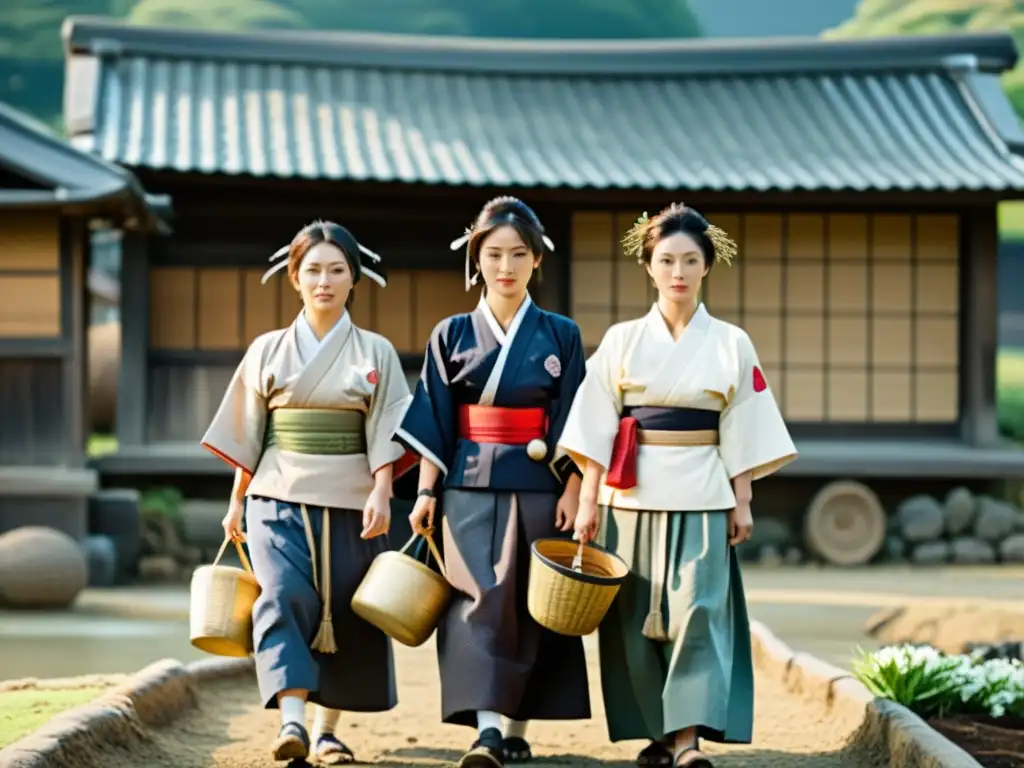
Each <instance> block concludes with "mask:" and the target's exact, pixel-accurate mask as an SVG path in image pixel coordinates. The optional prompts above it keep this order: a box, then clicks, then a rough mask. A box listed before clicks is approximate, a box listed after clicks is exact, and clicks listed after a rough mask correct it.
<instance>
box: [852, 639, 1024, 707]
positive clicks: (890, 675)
mask: <svg viewBox="0 0 1024 768" xmlns="http://www.w3.org/2000/svg"><path fill="white" fill-rule="evenodd" d="M853 673H854V675H855V676H856V678H857V679H858V680H860V681H861V682H862V683H863V684H864V686H865V687H866V688H867V689H868V690H869V691H870V692H871V694H872V695H873V696H876V697H878V698H880V699H887V700H889V701H894V702H896V703H897V704H902V705H903V706H905V707H907V708H908V709H910V710H911V711H912V712H915V713H916V714H918V715H920V716H921V717H926V718H927V717H946V716H949V715H956V714H965V715H989V716H991V717H1002V716H1003V715H1015V716H1022V715H1024V665H1022V664H1021V663H1020V662H1019V661H1016V660H1009V659H990V660H988V661H983V660H981V659H977V658H973V657H971V656H966V655H956V656H947V655H945V654H943V653H941V652H940V651H938V650H936V649H935V648H931V647H928V646H912V645H901V646H888V647H885V648H882V649H880V650H877V651H873V652H871V653H865V652H864V651H862V650H861V649H859V648H858V649H857V656H856V658H855V659H854V662H853Z"/></svg>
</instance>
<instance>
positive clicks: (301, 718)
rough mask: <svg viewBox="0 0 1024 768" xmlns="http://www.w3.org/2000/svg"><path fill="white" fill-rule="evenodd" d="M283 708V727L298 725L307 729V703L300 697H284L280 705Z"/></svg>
mask: <svg viewBox="0 0 1024 768" xmlns="http://www.w3.org/2000/svg"><path fill="white" fill-rule="evenodd" d="M278 706H279V707H280V708H281V725H287V724H288V723H298V724H299V725H301V726H302V727H303V728H305V727H306V702H305V700H304V699H300V698H299V697H298V696H282V697H281V701H280V703H279V704H278Z"/></svg>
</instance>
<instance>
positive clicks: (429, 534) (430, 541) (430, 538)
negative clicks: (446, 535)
mask: <svg viewBox="0 0 1024 768" xmlns="http://www.w3.org/2000/svg"><path fill="white" fill-rule="evenodd" d="M420 536H422V537H423V538H424V539H426V541H427V548H428V549H429V550H430V554H431V555H433V556H434V560H435V561H436V562H437V567H438V570H440V571H441V575H442V576H444V577H445V579H447V578H448V571H447V570H446V569H445V567H444V560H442V559H441V553H440V552H438V551H437V545H436V544H435V543H434V529H433V528H424V529H423V533H420V532H419V531H413V534H412V537H411V538H410V539H409V540H408V541H407V542H405V546H403V547H402V548H401V549H400V550H399V552H401V553H402V554H403V555H404V554H405V551H406V550H407V549H409V547H411V546H412V543H413V542H414V541H416V539H418V538H419V537H420ZM427 562H428V563H429V562H430V561H429V560H428V561H427Z"/></svg>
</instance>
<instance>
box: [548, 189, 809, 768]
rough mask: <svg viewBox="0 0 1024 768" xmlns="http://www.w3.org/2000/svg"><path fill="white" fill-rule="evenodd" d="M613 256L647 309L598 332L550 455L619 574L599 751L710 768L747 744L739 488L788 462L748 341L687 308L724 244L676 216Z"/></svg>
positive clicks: (787, 443)
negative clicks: (647, 291) (627, 574)
mask: <svg viewBox="0 0 1024 768" xmlns="http://www.w3.org/2000/svg"><path fill="white" fill-rule="evenodd" d="M623 244H624V246H625V251H626V252H627V253H628V254H629V255H631V256H634V257H636V259H637V261H638V262H639V263H640V265H641V266H642V267H644V268H645V269H646V270H647V272H648V274H649V275H650V277H651V278H652V279H653V281H654V284H655V286H656V287H657V289H658V301H657V303H656V304H655V305H654V306H652V307H651V310H650V312H649V313H648V314H647V316H646V317H642V318H639V319H636V320H630V321H628V322H623V323H619V324H617V325H613V326H612V327H611V328H609V329H608V331H607V333H606V334H605V336H604V338H603V339H602V341H601V344H600V346H599V347H598V349H597V351H596V352H595V353H594V355H593V357H591V358H590V360H589V361H588V363H587V375H586V378H585V379H584V382H583V384H582V386H581V387H580V390H579V392H578V393H577V395H576V400H575V402H574V403H573V406H572V410H571V412H570V414H569V417H568V419H567V421H566V425H565V429H564V430H563V431H562V436H561V439H560V440H559V449H560V450H561V451H564V452H565V453H566V454H567V455H568V456H569V457H571V458H572V459H573V461H574V462H575V463H576V464H577V465H578V466H580V467H584V468H585V469H584V473H583V483H582V488H581V491H580V506H579V513H578V515H577V517H576V524H575V530H576V536H577V537H578V538H580V539H582V540H584V541H589V540H591V539H593V538H594V537H595V536H596V535H597V534H598V533H599V532H600V533H601V534H602V536H601V539H600V541H601V543H603V544H604V545H605V546H606V547H608V548H609V549H611V550H612V551H614V552H616V553H617V554H618V555H620V556H621V557H622V558H623V559H624V560H625V562H626V563H627V564H628V565H629V566H630V568H631V571H632V575H631V578H630V579H629V580H627V582H626V583H625V584H624V586H623V587H622V589H621V591H620V592H619V595H618V597H617V598H616V600H615V602H614V603H613V604H612V607H611V610H610V611H609V612H608V614H607V616H606V618H605V620H604V621H603V623H602V624H601V627H600V631H599V645H600V659H601V678H602V688H603V693H604V701H605V711H606V718H607V722H608V730H609V735H610V737H611V739H612V740H613V741H622V740H629V739H646V740H648V741H649V742H650V744H649V745H648V746H647V747H646V748H645V749H644V750H643V751H642V752H641V753H640V755H639V756H638V757H637V763H638V764H639V765H641V766H655V765H672V766H677V767H678V768H682V767H683V766H686V767H687V768H710V766H711V763H710V761H709V760H708V759H707V757H706V756H705V755H704V754H703V753H702V752H701V751H700V748H699V739H701V738H703V739H706V740H711V741H718V742H726V743H749V742H750V740H751V735H752V728H753V702H754V688H753V685H754V680H753V665H752V662H751V649H750V636H749V625H748V622H747V612H746V603H745V600H744V595H743V585H742V582H741V579H740V568H739V563H738V560H737V557H736V554H735V551H734V549H733V547H734V546H735V545H737V544H739V543H741V542H743V541H745V540H746V539H747V538H748V537H749V536H750V532H751V530H752V527H753V518H752V516H751V510H750V503H751V498H752V493H751V482H752V481H753V480H757V479H759V478H762V477H765V476H766V475H768V474H771V473H772V472H774V471H776V470H777V469H779V468H780V467H782V466H783V465H784V464H786V463H788V462H790V461H792V460H793V459H794V458H796V449H795V447H794V445H793V442H792V440H791V439H790V436H789V433H788V431H787V429H786V425H785V423H784V422H783V419H782V415H781V413H780V412H779V409H778V406H777V405H776V402H775V399H774V397H773V396H772V392H771V389H769V387H768V382H767V380H766V379H765V376H764V372H763V371H762V369H761V367H760V364H759V363H758V359H757V353H756V352H755V350H754V346H753V345H752V344H751V342H750V338H749V337H748V336H747V334H746V333H744V332H743V331H742V330H741V329H739V328H737V327H736V326H734V325H730V324H729V323H726V322H723V321H721V320H718V319H716V318H713V317H711V315H709V314H708V312H707V310H706V309H705V308H704V305H703V304H702V303H700V301H699V298H698V297H699V295H700V288H701V282H702V281H703V280H704V278H705V277H706V276H707V274H708V272H709V271H710V270H711V267H712V266H713V265H714V264H715V262H716V261H725V262H729V261H731V259H732V257H733V256H734V255H735V252H736V246H735V244H734V243H733V242H732V241H731V240H730V239H729V238H728V237H727V236H726V234H725V233H724V232H723V231H722V230H720V229H718V228H717V227H714V226H712V225H710V224H709V223H708V221H707V220H706V219H705V218H704V217H703V216H701V215H700V214H699V213H698V212H697V211H695V210H693V209H692V208H687V207H685V206H682V205H672V206H671V207H669V208H667V209H665V210H664V211H662V212H661V213H659V214H658V215H657V216H655V217H654V218H653V219H648V218H647V216H646V214H645V215H644V216H643V217H641V219H640V220H639V221H638V222H637V224H636V225H635V226H634V227H633V229H632V230H631V231H630V232H629V233H628V234H627V236H626V237H625V239H624V240H623Z"/></svg>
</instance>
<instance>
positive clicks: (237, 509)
mask: <svg viewBox="0 0 1024 768" xmlns="http://www.w3.org/2000/svg"><path fill="white" fill-rule="evenodd" d="M244 514H245V505H244V504H243V503H241V502H238V501H234V500H232V502H231V504H230V505H229V506H228V513H227V514H226V515H224V519H223V520H221V521H220V524H221V526H223V528H224V535H225V536H227V537H228V538H229V539H231V540H232V541H245V534H244V533H242V517H243V515H244Z"/></svg>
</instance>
